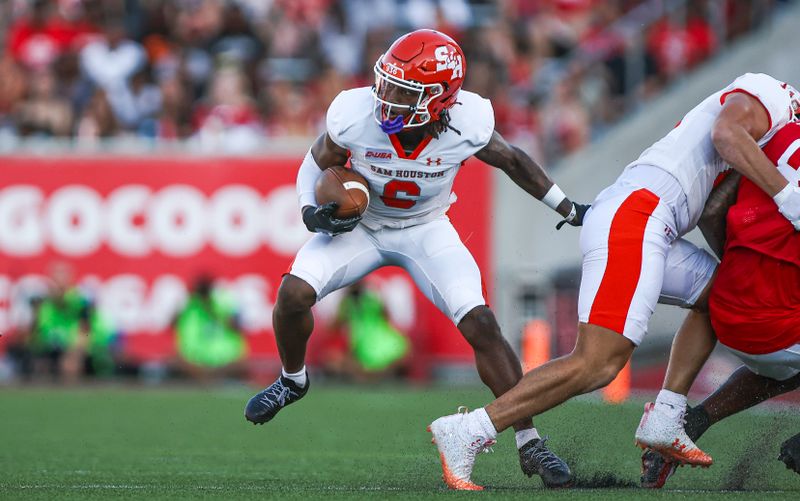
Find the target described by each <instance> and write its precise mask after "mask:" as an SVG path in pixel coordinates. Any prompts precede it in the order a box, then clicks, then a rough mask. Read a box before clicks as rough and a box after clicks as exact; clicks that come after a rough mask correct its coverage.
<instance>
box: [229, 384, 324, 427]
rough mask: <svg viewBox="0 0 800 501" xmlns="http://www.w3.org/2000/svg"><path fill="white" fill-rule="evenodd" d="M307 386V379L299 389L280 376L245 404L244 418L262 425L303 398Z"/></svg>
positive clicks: (306, 391)
mask: <svg viewBox="0 0 800 501" xmlns="http://www.w3.org/2000/svg"><path fill="white" fill-rule="evenodd" d="M309 386H310V381H309V380H308V379H306V385H305V386H304V387H302V388H300V387H299V386H298V385H297V383H295V382H294V381H292V380H291V379H289V378H285V377H283V376H280V377H278V380H277V381H275V382H274V383H272V384H271V385H269V386H268V387H266V388H265V389H264V390H263V391H261V392H260V393H257V394H255V395H254V396H253V397H252V398H251V399H250V400H249V401H248V402H247V406H246V407H245V408H244V417H245V418H246V419H247V420H248V421H250V422H251V423H253V424H264V423H266V422H268V421H269V420H271V419H272V418H274V417H275V414H277V413H278V411H279V410H281V409H283V408H284V407H286V406H287V405H289V404H291V403H294V402H297V401H298V400H300V399H301V398H303V396H305V394H306V393H308V387H309Z"/></svg>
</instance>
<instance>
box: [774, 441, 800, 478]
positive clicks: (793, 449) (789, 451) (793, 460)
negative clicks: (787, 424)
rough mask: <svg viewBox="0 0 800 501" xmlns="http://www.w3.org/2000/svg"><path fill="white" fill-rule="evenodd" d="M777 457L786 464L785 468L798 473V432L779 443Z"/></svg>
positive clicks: (799, 466) (799, 458) (799, 463)
mask: <svg viewBox="0 0 800 501" xmlns="http://www.w3.org/2000/svg"><path fill="white" fill-rule="evenodd" d="M778 459H780V460H781V461H783V462H784V464H786V468H788V469H790V470H792V471H794V472H795V473H800V433H798V434H797V435H795V436H793V437H792V438H790V439H789V440H787V441H785V442H784V443H783V444H781V453H780V455H778Z"/></svg>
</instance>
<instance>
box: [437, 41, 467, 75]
mask: <svg viewBox="0 0 800 501" xmlns="http://www.w3.org/2000/svg"><path fill="white" fill-rule="evenodd" d="M434 54H435V55H436V61H438V62H437V63H436V71H443V70H447V69H450V70H453V75H452V76H451V77H450V78H463V77H464V70H463V65H462V64H461V55H459V54H456V53H455V51H451V50H450V49H448V48H447V47H446V46H444V45H443V46H441V47H436V51H435V52H434Z"/></svg>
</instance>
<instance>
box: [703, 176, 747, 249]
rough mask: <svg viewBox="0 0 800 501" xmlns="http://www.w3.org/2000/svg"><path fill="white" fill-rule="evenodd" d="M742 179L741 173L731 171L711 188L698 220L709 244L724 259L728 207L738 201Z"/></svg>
mask: <svg viewBox="0 0 800 501" xmlns="http://www.w3.org/2000/svg"><path fill="white" fill-rule="evenodd" d="M741 180H742V175H741V174H739V173H738V172H733V171H729V174H728V175H727V176H725V179H723V180H722V182H721V183H719V184H718V185H717V186H716V187H715V188H714V189H713V190H711V194H710V195H709V196H708V200H707V201H706V205H705V207H703V213H702V214H701V215H700V220H699V221H698V222H697V227H698V228H700V231H701V232H702V233H703V236H704V237H705V239H706V242H707V243H708V246H709V247H711V250H713V251H714V254H716V255H717V257H718V258H719V259H722V252H723V249H724V248H725V232H726V230H727V226H728V225H727V216H728V209H730V207H731V205H733V204H734V203H736V194H737V193H738V192H739V181H741Z"/></svg>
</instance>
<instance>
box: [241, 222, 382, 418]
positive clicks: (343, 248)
mask: <svg viewBox="0 0 800 501" xmlns="http://www.w3.org/2000/svg"><path fill="white" fill-rule="evenodd" d="M381 265H382V257H381V255H380V253H379V252H378V250H377V247H376V244H375V241H374V239H373V238H372V236H371V235H370V234H369V232H368V231H367V230H365V229H364V228H363V227H361V226H358V227H356V229H355V230H353V231H352V232H350V233H345V234H343V235H339V236H336V237H329V236H327V235H322V234H316V235H314V236H313V237H312V238H311V239H310V240H309V241H308V242H306V244H305V245H303V247H302V248H301V249H300V251H299V252H298V253H297V256H296V257H295V260H294V262H293V263H292V267H291V269H290V270H289V273H288V274H287V275H285V276H284V278H283V281H282V282H281V286H280V288H279V289H278V297H277V300H276V302H275V306H274V309H273V313H272V326H273V330H274V332H275V339H276V342H277V344H278V352H279V354H280V357H281V363H282V365H283V367H282V369H281V376H280V377H279V378H278V379H277V380H276V381H275V382H274V383H273V384H272V385H270V386H268V387H267V388H265V389H264V390H263V391H261V392H259V393H258V394H256V395H255V396H253V397H252V398H251V399H250V400H249V402H248V403H247V406H246V407H245V417H246V418H247V420H248V421H251V422H252V423H254V424H263V423H266V422H267V421H269V420H271V419H272V418H273V417H275V415H276V414H277V413H278V411H280V409H282V408H283V407H285V406H286V405H289V404H290V403H292V402H296V401H297V400H299V399H300V398H302V397H303V396H304V395H305V394H306V392H307V391H308V387H309V384H308V376H307V374H306V370H305V365H304V362H305V354H306V345H307V343H308V339H309V337H310V336H311V331H312V330H313V328H314V317H313V315H312V313H311V307H312V306H313V305H314V304H315V303H316V302H317V301H319V300H320V299H322V298H323V297H325V296H326V295H327V294H329V293H331V292H333V291H335V290H337V289H341V288H342V287H346V286H348V285H350V284H352V283H354V282H356V281H358V280H360V279H361V278H363V277H364V276H365V275H366V274H368V273H369V272H371V271H373V270H374V269H376V268H378V267H380V266H381Z"/></svg>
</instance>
